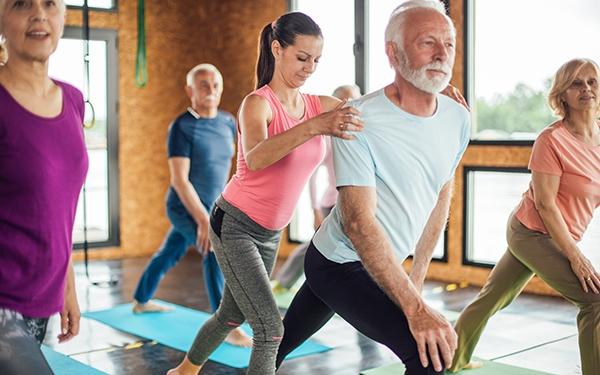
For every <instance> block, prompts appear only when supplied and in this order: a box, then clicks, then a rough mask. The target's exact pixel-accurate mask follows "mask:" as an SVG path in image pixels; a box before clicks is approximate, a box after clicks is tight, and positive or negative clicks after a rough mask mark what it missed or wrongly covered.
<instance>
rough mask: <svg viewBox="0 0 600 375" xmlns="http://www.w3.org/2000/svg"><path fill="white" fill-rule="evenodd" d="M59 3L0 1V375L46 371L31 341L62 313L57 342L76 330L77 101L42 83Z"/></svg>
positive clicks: (81, 147) (61, 10)
mask: <svg viewBox="0 0 600 375" xmlns="http://www.w3.org/2000/svg"><path fill="white" fill-rule="evenodd" d="M64 19H65V4H64V2H63V0H58V1H47V0H25V1H23V0H0V42H1V43H3V44H4V48H5V50H6V52H7V54H8V60H7V61H6V63H5V64H4V65H2V66H0V373H2V374H14V373H18V374H46V373H51V370H50V368H49V366H48V364H47V363H46V361H45V360H44V357H43V356H42V353H41V351H40V347H39V344H41V342H42V341H43V339H44V336H45V331H46V325H47V322H48V318H49V317H50V316H51V315H53V314H55V313H57V312H58V313H60V316H61V332H60V334H59V335H58V340H59V342H62V341H66V340H69V339H70V338H72V337H73V336H75V335H77V333H78V332H79V317H80V313H79V306H78V304H77V297H76V294H75V285H74V275H73V269H72V265H71V262H70V255H71V245H72V231H73V223H74V219H75V210H76V207H77V200H78V197H79V193H80V191H81V187H82V185H83V182H84V179H85V175H86V172H87V168H88V158H87V153H86V149H85V144H84V139H83V128H82V123H83V116H84V102H83V97H82V95H81V93H80V92H79V91H78V90H77V89H75V88H74V87H72V86H70V85H67V84H65V83H62V82H57V81H54V80H52V79H50V78H49V77H48V60H49V57H50V55H51V54H52V53H53V52H54V51H55V50H56V46H57V44H58V41H59V39H60V37H61V36H62V33H63V29H64Z"/></svg>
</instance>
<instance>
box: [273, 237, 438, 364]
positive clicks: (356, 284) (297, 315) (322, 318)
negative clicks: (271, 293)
mask: <svg viewBox="0 0 600 375" xmlns="http://www.w3.org/2000/svg"><path fill="white" fill-rule="evenodd" d="M304 269H305V273H306V281H305V282H304V284H303V285H302V288H300V290H299V291H298V293H297V294H296V296H295V297H294V300H293V301H292V304H291V305H290V308H289V309H288V311H287V313H286V315H285V318H284V319H283V325H284V327H285V330H284V335H283V340H282V342H281V345H280V346H279V352H278V354H277V367H278V368H279V366H280V365H281V362H282V361H283V359H284V358H285V356H286V355H288V354H289V353H290V352H291V351H292V350H294V349H295V348H296V347H298V346H299V345H300V344H302V343H303V342H304V341H305V340H306V339H308V338H309V337H310V336H312V335H313V334H314V333H315V332H317V331H318V330H319V329H320V328H321V327H322V326H323V325H324V324H325V323H327V321H329V319H331V317H332V316H333V314H334V313H337V314H339V315H340V316H341V317H342V318H344V320H346V321H347V322H348V323H350V324H351V325H352V326H354V328H356V329H357V330H359V331H360V332H361V333H363V334H364V335H366V336H368V337H370V338H371V339H373V340H375V341H377V342H380V343H382V344H384V345H385V346H387V347H388V348H390V349H391V350H392V351H393V352H394V353H395V354H396V355H397V356H398V357H399V358H400V359H401V360H402V362H403V363H404V365H405V366H406V373H405V374H406V375H433V374H443V371H441V372H437V371H435V370H434V369H433V366H431V364H430V366H429V367H428V368H423V366H422V365H421V361H420V360H419V353H418V350H417V344H416V342H415V340H414V338H413V336H412V334H411V333H410V330H409V327H408V322H407V320H406V317H405V315H404V313H403V312H402V310H400V308H399V307H398V306H397V305H396V304H395V303H393V302H392V301H391V300H390V299H389V298H388V296H387V295H386V294H385V293H384V292H383V291H382V290H381V289H380V288H379V286H378V285H377V284H375V282H374V281H373V279H372V278H371V277H370V276H369V274H368V273H367V271H366V270H365V268H364V267H363V265H362V263H361V262H350V263H336V262H332V261H330V260H328V259H327V258H325V257H324V256H323V255H322V254H321V253H320V252H319V251H318V250H317V249H316V248H315V246H314V244H312V243H311V244H310V247H309V248H308V250H307V252H306V260H305V263H304Z"/></svg>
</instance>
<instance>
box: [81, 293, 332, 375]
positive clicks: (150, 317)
mask: <svg viewBox="0 0 600 375" xmlns="http://www.w3.org/2000/svg"><path fill="white" fill-rule="evenodd" d="M159 303H160V304H161V305H165V306H170V307H173V308H174V310H173V311H170V312H165V313H145V314H134V313H133V312H132V311H131V304H130V303H128V304H125V305H119V306H116V307H114V308H112V309H107V310H101V311H93V312H86V313H84V314H83V316H85V317H87V318H90V319H94V320H97V321H99V322H102V323H104V324H107V325H109V326H111V327H113V328H116V329H118V330H121V331H124V332H127V333H131V334H133V335H136V336H140V337H144V338H147V339H150V340H155V341H157V342H159V343H161V344H163V345H166V346H169V347H171V348H174V349H177V350H181V351H184V352H186V351H187V350H188V349H189V348H190V346H191V345H192V343H193V341H194V338H195V337H196V333H197V332H198V329H200V327H201V326H202V324H204V322H205V321H207V320H208V318H209V317H210V315H209V314H207V313H205V312H202V311H198V310H193V309H189V308H187V307H183V306H179V305H175V304H171V303H168V302H164V301H159ZM242 328H243V329H244V330H245V331H246V332H247V333H248V334H252V330H251V329H250V327H249V326H248V325H247V324H244V325H242ZM330 349H331V348H330V347H328V346H325V345H321V344H318V343H316V342H314V341H311V340H309V341H307V342H305V343H304V344H302V345H301V346H300V347H298V348H297V349H296V350H294V351H293V352H292V353H290V354H289V355H288V356H287V357H286V358H287V359H292V358H297V357H302V356H305V355H309V354H315V353H321V352H325V351H327V350H330ZM250 354H251V349H250V348H242V347H238V346H234V345H230V344H227V343H223V344H221V345H220V346H219V347H218V348H217V350H215V351H214V353H213V354H212V355H211V356H210V357H209V359H210V360H212V361H215V362H219V363H222V364H224V365H227V366H231V367H236V368H244V367H248V364H249V363H250Z"/></svg>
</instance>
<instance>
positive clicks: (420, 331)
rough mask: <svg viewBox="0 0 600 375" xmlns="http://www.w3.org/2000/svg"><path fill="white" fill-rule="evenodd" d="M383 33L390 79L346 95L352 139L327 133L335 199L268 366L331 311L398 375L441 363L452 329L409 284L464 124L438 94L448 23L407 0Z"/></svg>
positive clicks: (432, 237)
mask: <svg viewBox="0 0 600 375" xmlns="http://www.w3.org/2000/svg"><path fill="white" fill-rule="evenodd" d="M385 40H386V54H387V56H388V58H389V62H390V65H391V66H392V68H393V69H394V71H395V79H394V82H392V83H391V84H389V85H388V86H386V87H384V88H383V89H381V90H378V91H375V92H373V93H371V94H368V95H366V96H364V97H362V98H360V99H357V100H354V101H351V102H350V103H349V105H351V106H353V107H355V108H356V109H358V110H359V111H360V112H361V118H362V120H363V121H364V123H365V127H364V131H363V132H362V133H357V134H355V136H356V140H354V141H344V140H333V150H334V164H335V174H336V185H337V187H338V190H339V196H338V202H337V204H336V206H335V208H334V209H333V211H332V212H331V214H330V215H329V217H328V218H327V219H326V220H325V222H324V223H323V224H322V226H321V227H320V229H319V230H318V231H317V233H316V234H315V236H314V237H313V240H312V244H311V246H310V247H309V249H308V251H307V254H306V260H305V273H306V282H305V283H304V285H303V286H302V288H301V289H300V291H299V292H298V294H297V295H296V297H295V298H294V301H293V302H292V304H291V306H290V309H289V310H288V311H287V314H286V316H285V318H284V326H285V334H284V338H283V341H282V343H281V346H280V348H279V354H278V356H277V366H279V365H280V364H281V362H282V361H283V359H284V358H285V356H286V355H287V354H288V353H290V352H291V351H292V350H293V349H294V348H295V347H297V346H298V345H300V344H301V343H302V342H303V341H304V340H306V339H307V338H308V337H310V336H311V335H312V334H313V333H315V332H316V331H317V330H318V329H319V328H320V327H322V326H323V325H324V324H325V323H326V322H327V321H328V320H329V319H330V318H331V316H332V315H333V314H334V313H337V314H339V315H340V316H341V317H342V318H344V319H345V320H346V321H348V322H349V323H350V324H351V325H353V326H354V327H355V328H357V329H358V330H359V331H360V332H362V333H363V334H365V335H366V336H368V337H370V338H372V339H373V340H375V341H378V342H380V343H382V344H384V345H386V346H387V347H388V348H390V349H391V350H392V351H393V352H394V353H395V354H396V355H397V356H398V357H399V358H400V359H401V360H402V361H403V362H404V365H405V366H406V373H407V374H411V375H418V374H442V373H443V372H444V368H447V367H448V366H450V364H451V361H452V355H453V353H454V350H455V348H456V342H457V341H456V340H457V338H456V334H455V332H454V330H453V328H452V326H451V325H450V323H448V321H446V319H445V318H444V317H443V316H442V315H441V314H439V313H438V312H436V311H435V310H433V309H432V308H431V307H429V306H428V305H427V304H426V303H425V301H424V300H423V298H422V297H421V290H422V287H423V282H424V279H425V274H426V271H427V268H428V266H429V263H430V261H431V257H432V253H433V249H434V247H435V244H436V243H437V240H438V238H439V236H440V234H441V232H442V230H443V228H444V226H445V223H446V220H447V218H448V211H449V206H450V198H451V194H452V181H453V178H454V171H455V169H456V167H457V165H458V163H459V161H460V159H461V157H462V154H463V152H464V151H465V148H466V146H467V144H468V140H469V133H470V126H469V116H468V111H467V110H466V109H465V108H464V107H463V106H461V105H460V104H458V103H456V102H455V101H453V100H451V99H449V98H447V97H445V96H443V95H440V94H439V92H440V91H442V90H443V89H444V88H445V87H446V86H447V85H448V83H449V81H450V78H451V72H452V67H453V64H454V57H455V41H456V31H455V28H454V26H453V24H452V21H451V20H450V18H449V17H448V16H447V15H446V13H445V9H444V6H443V5H442V4H441V3H440V2H438V1H434V0H413V1H407V2H405V3H403V4H402V5H400V6H399V7H398V8H396V9H395V10H394V11H393V12H392V15H391V16H390V20H389V23H388V25H387V28H386V32H385ZM411 253H413V254H414V259H413V265H412V269H411V271H410V273H409V274H407V273H406V272H405V271H404V269H403V267H402V262H403V261H404V260H405V259H406V257H407V256H408V255H410V254H411Z"/></svg>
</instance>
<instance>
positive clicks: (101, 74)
mask: <svg viewBox="0 0 600 375" xmlns="http://www.w3.org/2000/svg"><path fill="white" fill-rule="evenodd" d="M91 39H92V40H91V41H90V43H89V52H90V59H89V61H90V98H89V101H90V102H91V104H92V106H93V109H94V111H95V120H96V121H95V124H94V126H93V127H91V128H89V129H85V141H86V145H87V149H88V155H89V159H90V167H89V171H88V175H87V179H86V183H85V194H81V195H80V198H79V204H78V208H77V214H76V217H75V228H74V232H73V241H74V243H75V244H76V245H77V244H81V243H82V242H83V239H84V221H85V227H86V228H85V229H86V233H85V234H86V235H87V240H88V241H89V242H90V243H91V244H92V245H93V246H106V245H116V244H117V243H118V191H117V189H118V184H117V93H116V88H117V71H116V32H114V31H107V30H92V31H91ZM83 48H84V47H83V40H82V39H81V29H78V28H67V29H66V30H65V35H64V37H63V39H62V40H61V41H60V43H59V46H58V49H57V50H56V52H55V53H54V54H53V55H52V57H51V58H50V76H52V77H54V78H57V79H60V80H63V81H66V82H69V83H70V84H72V85H74V86H76V87H77V88H79V89H80V90H81V91H82V92H84V93H85V86H84V82H85V80H84V77H85V75H84V64H83ZM91 108H92V107H91V106H86V122H87V123H88V124H90V123H91V119H92V114H91V113H92V111H91ZM84 199H85V203H86V215H85V220H84V212H83V211H84V210H83V204H84Z"/></svg>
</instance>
